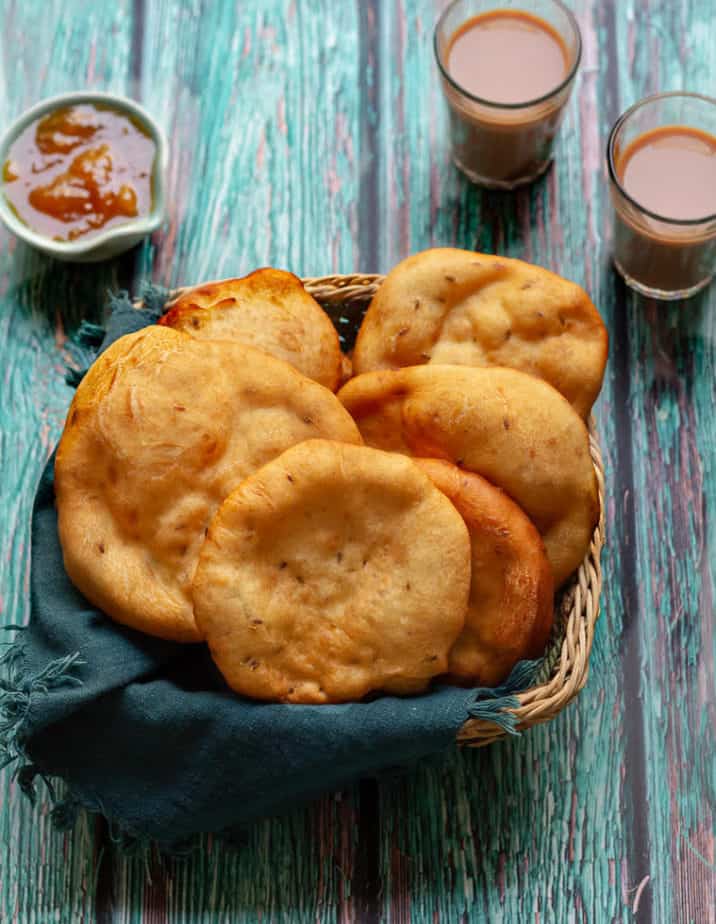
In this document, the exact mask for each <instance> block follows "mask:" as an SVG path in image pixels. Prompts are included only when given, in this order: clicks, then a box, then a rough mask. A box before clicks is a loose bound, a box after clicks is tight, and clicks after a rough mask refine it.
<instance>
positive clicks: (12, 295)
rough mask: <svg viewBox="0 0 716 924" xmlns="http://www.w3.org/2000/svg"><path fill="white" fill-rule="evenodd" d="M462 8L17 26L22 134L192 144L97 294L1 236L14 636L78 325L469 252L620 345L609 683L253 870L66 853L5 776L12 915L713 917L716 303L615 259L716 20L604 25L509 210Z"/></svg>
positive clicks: (659, 4)
mask: <svg viewBox="0 0 716 924" xmlns="http://www.w3.org/2000/svg"><path fill="white" fill-rule="evenodd" d="M442 5H443V4H442V3H441V2H440V0H255V2H252V3H250V4H249V3H228V2H227V3H223V2H215V3H209V2H205V3H202V2H199V0H194V2H180V0H153V2H146V3H145V2H142V0H135V2H134V3H131V2H130V0H122V2H120V3H117V2H113V3H109V2H96V3H93V4H90V3H88V2H83V0H65V2H64V3H59V2H55V0H51V2H41V0H24V2H23V3H19V2H16V3H11V2H7V0H6V2H5V3H4V4H3V3H0V12H2V13H3V22H4V30H3V31H2V33H0V53H1V54H2V61H1V62H0V63H1V67H0V114H1V115H2V117H3V118H2V121H3V122H6V121H7V120H8V119H9V118H11V117H13V116H14V115H15V114H17V113H18V112H19V111H20V110H22V109H23V108H24V107H25V106H27V105H29V104H30V103H31V102H34V101H35V100H36V99H38V98H40V97H41V96H44V95H49V94H50V93H52V92H58V91H60V90H63V89H70V88H75V87H77V86H81V85H88V86H91V87H95V88H108V89H113V90H118V91H122V92H129V93H132V94H133V95H136V96H138V97H139V98H140V99H141V100H142V101H143V102H144V103H145V105H147V106H148V107H149V108H150V109H151V111H152V112H153V113H155V114H156V115H157V116H158V117H159V118H160V119H161V120H162V121H163V122H164V126H165V128H166V129H167V132H168V133H169V136H170V139H171V145H172V151H171V166H170V173H169V182H168V191H169V200H170V214H169V217H168V220H167V222H166V223H165V226H164V227H163V228H162V230H161V232H160V233H158V234H156V235H155V236H154V238H153V239H152V241H148V242H146V243H145V244H144V245H143V246H142V247H141V248H139V249H138V250H137V251H136V252H135V253H134V254H132V255H130V256H129V257H125V258H123V259H121V260H119V261H115V262H113V263H109V264H107V265H103V266H100V267H94V268H86V267H85V268H74V269H71V268H70V269H68V268H63V267H60V266H58V265H56V264H53V263H52V262H51V261H49V260H45V259H44V258H42V257H39V256H37V255H34V254H32V253H31V252H29V251H28V250H26V249H25V248H24V247H23V246H21V245H19V244H17V243H16V242H15V241H13V240H11V239H10V238H8V237H7V236H6V235H5V234H4V232H3V233H2V234H1V235H0V354H1V355H2V356H3V358H4V363H3V369H2V373H0V538H1V539H2V555H1V556H0V618H1V620H2V622H4V623H7V624H12V623H18V622H22V621H23V620H24V619H25V618H26V616H27V579H28V574H27V564H28V546H27V543H28V521H29V514H30V506H31V500H32V494H33V490H34V485H35V483H36V480H37V477H38V475H39V472H40V469H41V467H42V465H43V463H44V461H45V459H46V458H47V456H48V454H49V452H50V450H51V447H52V445H53V443H54V441H55V440H56V438H57V435H58V433H59V428H60V427H61V424H62V420H63V416H64V412H65V409H66V407H67V404H68V403H69V400H70V390H69V389H68V388H67V387H66V386H65V385H64V384H63V380H62V371H63V365H64V363H65V361H66V360H67V352H66V348H65V331H66V330H71V329H73V328H74V327H75V326H76V325H77V323H78V321H79V319H80V318H81V317H83V316H84V317H96V316H97V315H98V314H99V312H100V311H101V306H102V301H103V293H104V291H105V290H106V288H108V287H114V288H116V287H117V286H118V285H130V284H131V283H132V280H133V278H137V277H138V276H141V275H151V276H153V278H155V279H156V280H158V281H161V282H164V283H167V284H174V283H186V282H192V281H196V280H200V279H203V278H216V277H219V276H223V275H233V274H240V273H243V272H246V271H248V270H250V269H252V268H254V267H255V266H259V265H264V264H269V263H270V264H274V265H278V266H283V267H286V268H289V269H292V270H294V271H296V272H300V273H303V274H323V273H330V272H349V271H352V270H354V269H355V270H362V271H371V272H380V271H384V270H386V269H388V268H389V267H390V266H391V265H392V264H393V263H394V262H396V261H397V260H398V259H400V258H401V257H402V256H404V255H406V254H407V253H409V252H411V251H414V250H418V249H420V248H423V247H427V246H430V245H434V244H435V245H440V244H456V245H457V246H464V247H472V248H475V249H478V250H494V251H497V252H500V253H505V254H508V255H510V256H517V257H522V258H525V259H528V260H533V261H535V262H538V263H541V264H543V265H545V266H548V267H550V268H552V269H555V270H557V271H559V272H562V273H563V274H564V275H566V276H568V277H570V278H572V279H574V280H576V281H578V282H580V283H582V284H584V285H585V286H586V287H587V288H588V289H589V291H590V293H591V294H592V296H593V298H594V300H595V302H596V304H597V305H598V306H599V308H600V310H601V311H602V313H603V315H604V317H605V319H606V321H607V323H608V326H609V329H610V334H611V337H612V353H611V360H610V364H609V368H608V372H607V378H606V382H605V388H604V392H603V395H602V398H601V399H600V402H599V404H598V407H597V412H598V416H599V424H600V430H601V435H602V443H603V447H604V450H605V462H606V465H607V474H608V479H609V481H608V496H609V501H608V510H607V513H608V530H609V532H608V535H609V547H608V550H607V553H606V555H605V559H604V568H605V595H604V602H603V615H602V619H601V621H600V625H599V627H598V630H597V635H596V640H595V647H594V651H593V655H592V661H591V678H590V681H589V684H588V686H587V688H586V689H585V690H584V691H583V693H582V694H581V695H580V697H579V699H578V700H577V702H576V703H575V704H574V705H573V706H571V707H570V708H569V709H568V710H567V711H566V712H565V713H563V714H562V715H561V716H560V717H559V718H558V719H557V720H556V721H555V722H553V723H551V724H550V725H546V726H543V727H540V728H537V729H533V730H532V731H531V732H530V733H529V734H527V735H525V736H523V737H522V738H519V739H511V740H509V741H505V742H503V743H500V744H497V745H493V746H491V747H490V748H488V749H486V750H484V751H458V750H457V748H456V749H455V750H454V752H453V753H451V754H449V755H447V757H446V759H445V760H444V761H441V762H434V763H431V764H426V765H423V766H420V767H418V768H416V769H415V770H414V771H413V772H411V773H409V774H408V775H406V776H404V777H401V778H398V779H395V780H391V781H381V782H378V783H376V782H373V781H367V782H365V783H362V784H361V785H360V786H357V787H355V788H354V789H353V790H351V791H350V792H347V793H343V794H338V795H337V796H336V795H328V796H326V797H325V798H323V799H322V800H320V801H319V802H318V803H316V804H315V805H313V806H311V807H308V808H305V809H299V810H297V811H296V812H294V813H293V814H291V815H290V816H287V817H285V818H281V819H274V820H270V821H265V822H262V823H261V824H259V825H257V826H255V827H254V828H253V829H252V830H251V831H250V832H249V834H248V835H247V842H246V844H245V845H244V846H243V848H242V849H240V850H239V851H231V850H229V849H228V848H227V847H225V846H224V845H221V844H219V843H217V842H215V841H213V840H212V839H211V838H206V839H205V840H204V842H203V846H202V848H201V850H200V851H198V852H197V853H195V854H194V855H192V856H191V857H189V858H187V859H185V860H167V859H163V858H160V857H156V856H154V857H152V858H151V859H150V860H149V862H148V863H147V864H145V863H144V862H143V861H141V860H139V859H134V860H132V859H126V858H124V857H122V856H121V855H120V854H119V853H118V852H117V851H116V850H115V848H114V847H113V846H112V844H111V842H110V841H109V839H108V838H107V834H106V829H105V827H104V826H103V825H102V824H101V823H95V822H94V821H87V820H84V821H82V822H81V823H80V824H79V826H78V827H77V829H76V830H75V831H74V832H73V833H72V834H70V835H59V834H57V833H53V832H52V831H51V828H50V824H49V819H48V817H47V804H46V803H45V802H42V801H40V803H39V805H38V806H37V808H35V809H32V808H30V807H29V806H28V804H27V803H26V802H25V800H24V799H22V798H21V797H20V795H19V793H18V792H17V791H16V787H15V786H14V784H11V783H10V781H9V775H8V774H7V773H5V774H4V775H3V776H2V777H0V847H1V848H2V858H1V859H0V921H2V922H4V921H6V920H7V921H13V920H15V921H18V922H21V924H25V922H35V921H37V922H41V924H44V922H46V921H57V922H64V921H73V922H74V921H101V922H118V924H129V922H132V924H135V922H136V924H148V922H160V921H162V922H163V921H167V922H174V921H181V922H183V921H186V922H192V924H194V922H198V921H201V922H207V924H209V922H210V924H214V922H225V921H226V922H235V921H237V922H244V921H245V922H254V921H258V920H261V921H286V922H291V924H293V922H303V921H306V922H308V921H311V922H322V924H323V922H329V921H330V922H334V921H337V922H341V924H343V922H349V921H361V922H363V921H365V922H374V921H375V922H377V921H386V922H400V924H403V922H409V921H411V922H412V921H418V922H423V921H446V922H454V921H455V922H457V921H483V920H489V921H505V922H516V924H522V922H526V921H535V922H551V921H556V922H559V924H561V922H572V921H574V922H583V921H589V922H592V921H594V922H598V924H601V922H612V921H634V920H637V921H640V922H641V921H644V922H655V924H662V922H667V921H669V922H671V921H673V922H678V924H682V922H684V924H685V922H694V924H701V922H710V921H713V920H716V913H714V908H715V907H716V856H715V853H716V848H715V837H714V812H715V811H716V808H715V806H716V734H715V733H716V690H715V687H714V657H715V655H716V649H715V644H716V643H715V641H714V599H715V588H714V565H715V560H716V555H715V553H714V550H715V549H716V526H715V524H716V472H715V471H714V467H715V466H714V457H715V451H716V420H715V417H714V398H715V395H714V389H715V386H714V382H715V381H716V379H715V376H714V372H715V368H714V366H715V355H716V330H715V324H716V322H715V321H714V308H715V307H716V288H714V289H712V290H710V291H707V292H706V293H705V294H704V295H702V296H700V297H699V298H697V299H695V300H692V301H691V302H688V303H685V304H684V305H676V306H673V307H664V306H660V305H658V304H657V303H654V302H649V301H645V300H643V299H640V298H637V297H636V296H634V295H632V294H629V293H627V292H626V291H625V288H624V286H623V284H622V283H621V282H620V281H619V280H618V279H617V278H616V276H615V275H614V273H613V271H612V270H611V267H610V265H609V258H608V255H609V243H610V226H609V205H608V197H607V194H606V182H605V172H604V166H603V151H604V146H605V143H606V136H607V134H608V130H609V127H610V125H611V123H612V122H613V121H614V119H615V118H616V117H617V115H618V114H619V112H620V111H622V110H623V109H624V108H625V107H626V106H627V105H629V104H630V103H632V102H634V101H636V100H637V99H638V98H640V97H641V96H643V95H645V94H646V93H649V92H653V91H655V90H659V89H673V88H678V87H681V86H684V87H688V88H690V89H695V90H701V91H702V92H713V87H714V86H715V85H716V42H715V41H714V26H713V14H714V9H713V4H712V2H711V0H624V2H622V0H619V2H618V3H617V2H616V0H607V2H601V0H578V2H576V0H575V2H574V4H573V6H574V9H575V11H576V13H577V15H578V18H579V21H580V25H581V28H582V32H583V39H584V56H583V60H582V66H581V69H580V72H579V76H578V78H577V83H576V86H575V92H574V96H573V98H572V101H571V103H570V105H569V108H568V111H567V115H566V118H565V122H564V125H563V128H562V131H561V134H560V137H559V141H558V144H557V150H556V164H555V167H554V169H553V170H551V171H550V172H549V173H548V175H547V176H546V177H545V178H544V179H542V180H541V181H539V182H538V183H536V184H535V185H534V186H533V187H532V188H530V189H528V190H523V191H520V192H518V193H515V194H512V195H506V194H502V193H486V192H481V191H479V190H476V189H475V188H473V187H471V186H470V185H469V184H468V183H467V182H466V181H464V180H463V179H462V177H461V176H460V175H459V174H458V173H457V171H455V170H454V169H453V168H452V167H451V166H450V164H449V161H448V157H447V147H446V119H445V113H444V110H443V106H442V101H441V97H440V92H439V88H438V84H437V80H436V74H435V70H434V65H433V56H432V55H433V53H432V47H431V40H432V27H433V23H434V21H435V18H436V16H437V13H438V11H439V8H440V7H441V6H442Z"/></svg>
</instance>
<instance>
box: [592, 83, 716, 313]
mask: <svg viewBox="0 0 716 924" xmlns="http://www.w3.org/2000/svg"><path fill="white" fill-rule="evenodd" d="M607 164H608V167H609V180H610V192H611V199H612V205H613V213H614V244H613V248H614V253H613V256H614V264H615V266H616V268H617V270H618V271H619V273H620V274H621V275H622V276H623V278H624V280H625V282H626V283H627V285H628V286H630V287H631V288H632V289H636V291H637V292H640V293H641V294H642V295H647V296H650V297H652V298H659V299H665V300H672V299H681V298H688V296H690V295H694V294H696V292H699V291H700V290H701V289H703V288H705V287H706V286H707V285H708V284H709V282H710V281H711V280H712V279H713V276H714V273H716V99H712V98H710V97H708V96H701V95H699V94H697V93H682V92H675V93H661V94H658V95H656V96H649V97H647V98H646V99H643V100H641V101H640V102H638V103H636V104H635V105H634V106H632V107H631V109H628V110H627V111H626V112H625V113H624V114H623V115H622V116H621V117H620V118H619V119H618V121H617V122H616V124H615V125H614V128H613V129H612V132H611V135H610V136H609V143H608V145H607Z"/></svg>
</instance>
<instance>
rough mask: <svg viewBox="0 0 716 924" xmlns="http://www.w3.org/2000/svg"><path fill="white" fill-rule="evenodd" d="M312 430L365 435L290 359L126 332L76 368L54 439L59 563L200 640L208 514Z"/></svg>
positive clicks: (157, 624)
mask: <svg viewBox="0 0 716 924" xmlns="http://www.w3.org/2000/svg"><path fill="white" fill-rule="evenodd" d="M317 436H325V437H331V438H333V439H336V440H346V441H348V442H352V443H360V442H361V439H360V435H359V433H358V431H357V429H356V427H355V424H354V423H353V421H352V420H351V419H350V417H349V415H348V414H347V413H346V411H345V410H344V409H343V407H342V406H341V404H340V402H339V401H338V399H337V398H336V397H335V395H333V394H331V392H330V391H328V390H327V389H326V388H323V387H322V386H321V385H318V384H316V383H315V382H312V381H310V380H309V379H307V378H305V377H304V376H302V375H300V373H298V372H297V371H296V370H295V369H293V368H292V367H291V366H289V365H288V364H287V363H284V362H281V361H280V360H278V359H274V358H273V357H271V356H268V355H267V354H266V353H263V352H261V351H259V350H254V349H253V348H251V347H248V346H244V345H243V344H239V343H233V342H230V341H204V342H200V341H198V340H193V339H192V338H191V337H187V336H186V335H185V334H182V333H179V332H177V331H174V330H170V329H169V328H165V327H157V326H153V327H148V328H145V329H143V330H141V331H139V332H138V333H135V334H129V335H127V336H126V337H122V338H121V339H120V340H118V341H117V342H116V343H115V344H113V345H112V346H111V347H110V348H109V349H108V350H107V351H106V352H105V353H103V354H102V356H100V357H99V359H98V360H97V361H96V362H95V363H94V365H93V366H92V367H91V369H90V370H89V372H88V373H87V375H86V376H85V378H84V379H83V380H82V383H81V384H80V386H79V388H78V389H77V393H76V395H75V398H74V401H73V402H72V406H71V407H70V411H69V414H68V417H67V422H66V424H65V430H64V433H63V435H62V439H61V441H60V445H59V448H58V451H57V460H56V463H55V491H56V495H57V510H58V516H59V533H60V540H61V543H62V550H63V554H64V560H65V568H66V570H67V573H68V574H69V576H70V578H71V579H72V581H73V583H74V584H75V585H76V586H77V587H78V588H79V590H80V591H81V592H82V593H83V594H84V595H85V596H86V597H87V599H88V600H90V601H91V602H92V603H93V604H95V605H96V606H98V607H99V608H100V609H102V610H103V611H104V612H105V613H106V614H107V615H109V616H111V617H112V618H113V619H116V620H117V621H119V622H121V623H124V624H126V625H128V626H131V627H132V628H135V629H140V630H141V631H143V632H147V633H148V634H150V635H157V636H160V637H162V638H167V639H174V640H176V641H196V640H198V639H199V638H200V635H199V632H198V631H197V628H196V625H195V622H194V615H193V608H192V602H191V594H190V590H191V581H192V578H193V576H194V569H195V567H196V561H197V557H198V553H199V547H200V545H201V543H202V542H203V540H204V534H205V532H206V529H207V527H208V525H209V521H210V519H211V517H212V515H213V514H214V512H215V510H216V509H217V507H218V506H219V504H220V503H221V502H222V501H223V500H224V498H225V497H226V496H227V494H229V493H230V491H232V490H233V488H235V487H236V486H237V485H238V484H239V482H240V481H241V480H242V479H243V478H245V477H246V476H247V475H249V474H251V472H253V471H255V470H256V469H257V468H259V467H260V466H261V465H263V464H264V463H265V462H268V461H269V460H270V459H273V458H274V457H275V456H277V455H279V454H280V453H281V452H283V451H284V450H285V449H287V448H288V447H289V446H292V445H293V444H295V443H298V442H301V441H303V440H306V439H310V438H312V437H317Z"/></svg>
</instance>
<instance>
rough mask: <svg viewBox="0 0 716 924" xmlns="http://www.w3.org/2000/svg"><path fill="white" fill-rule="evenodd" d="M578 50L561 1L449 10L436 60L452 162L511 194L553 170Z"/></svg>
mask: <svg viewBox="0 0 716 924" xmlns="http://www.w3.org/2000/svg"><path fill="white" fill-rule="evenodd" d="M580 52H581V40H580V34H579V27H578V26H577V23H576V21H575V19H574V16H573V15H572V14H571V13H570V11H569V10H568V9H567V8H566V7H564V6H563V5H562V3H559V2H557V0H541V2H539V0H535V2H529V0H525V2H523V3H520V4H519V6H517V5H515V6H512V5H507V4H506V5H505V6H504V7H500V8H497V9H495V8H493V7H491V4H490V3H489V2H485V0H455V2H453V3H452V4H451V5H450V6H449V7H448V8H447V10H446V11H445V12H444V13H443V15H442V17H441V19H440V20H439V22H438V25H437V27H436V30H435V54H436V57H437V61H438V66H439V68H440V72H441V77H442V86H443V91H444V93H445V98H446V100H447V102H448V106H449V109H450V140H451V146H452V156H453V160H454V161H455V163H456V164H457V166H458V167H459V168H460V169H461V170H462V171H463V172H464V173H465V174H466V175H467V176H468V177H469V178H470V179H471V180H472V181H473V182H475V183H479V184H480V185H483V186H488V187H494V188H501V189H512V188H514V187H515V186H519V185H521V184H523V183H529V182H531V181H532V180H534V179H536V178H537V177H538V176H539V175H540V174H541V173H543V172H544V171H545V170H546V169H547V167H548V166H549V164H550V162H551V159H552V148H553V144H554V138H555V135H556V133H557V128H558V126H559V123H560V121H561V118H562V113H563V110H564V106H565V104H566V102H567V100H568V98H569V94H570V91H571V88H572V84H573V82H574V76H575V74H576V70H577V66H578V64H579V57H580Z"/></svg>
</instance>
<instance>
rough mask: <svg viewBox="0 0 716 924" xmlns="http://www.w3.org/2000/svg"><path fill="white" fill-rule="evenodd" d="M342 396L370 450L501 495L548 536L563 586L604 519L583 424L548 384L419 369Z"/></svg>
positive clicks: (363, 382) (356, 383)
mask: <svg viewBox="0 0 716 924" xmlns="http://www.w3.org/2000/svg"><path fill="white" fill-rule="evenodd" d="M338 397H339V398H340V399H341V401H342V402H343V404H344V405H345V406H346V408H347V409H348V410H349V411H350V413H351V414H352V415H353V418H354V419H355V421H356V423H357V424H358V428H359V429H360V431H361V433H362V434H363V438H364V440H365V441H366V443H367V444H368V445H371V446H375V447H377V448H379V449H385V448H390V449H393V450H395V451H402V452H407V453H408V454H410V455H414V456H419V457H423V458H432V457H435V458H441V459H447V460H449V461H451V462H454V463H456V464H457V465H459V466H460V467H462V468H465V469H466V470H468V471H472V472H476V473H477V474H479V475H482V476H483V477H484V478H487V480H488V481H490V482H492V484H494V485H497V486H498V487H500V488H502V489H503V490H504V491H505V492H506V493H507V494H509V496H510V497H511V498H512V499H513V500H514V501H516V502H517V503H518V504H519V505H520V507H522V509H523V510H524V511H525V513H527V515H528V516H529V517H530V519H531V520H532V522H533V523H534V524H535V526H536V527H537V529H538V530H539V531H540V533H541V534H542V538H543V540H544V544H545V547H546V549H547V557H548V558H549V561H550V564H551V565H552V570H553V574H554V580H555V584H556V586H559V585H560V584H562V583H563V582H564V581H565V580H566V578H567V577H569V575H570V574H571V573H572V572H573V571H574V570H575V569H576V568H577V566H578V565H579V564H580V563H581V561H582V559H583V558H584V556H585V554H586V552H587V550H588V548H589V543H590V540H591V537H592V533H593V531H594V528H595V526H596V524H597V520H598V517H599V501H598V494H597V480H596V476H595V473H594V467H593V465H592V461H591V458H590V454H589V435H588V433H587V428H586V427H585V425H584V421H583V420H582V419H581V417H580V416H579V415H578V414H577V413H576V411H575V410H574V409H573V408H572V407H571V406H570V404H569V403H568V402H567V401H566V400H565V399H564V398H563V397H562V396H561V395H560V394H559V392H557V391H556V390H555V389H554V388H552V386H551V385H548V384H547V383H546V382H544V381H541V380H540V379H536V378H534V377H533V376H530V375H525V374H524V373H523V372H517V371H516V370H514V369H502V368H498V367H483V368H470V367H468V366H449V365H445V366H440V365H429V366H412V367H409V368H406V369H399V370H395V371H385V372H368V373H366V374H364V375H360V376H357V377H356V378H354V379H351V381H350V382H348V383H347V384H346V385H344V386H343V388H342V389H341V391H340V392H339V395H338Z"/></svg>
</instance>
